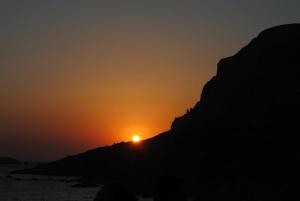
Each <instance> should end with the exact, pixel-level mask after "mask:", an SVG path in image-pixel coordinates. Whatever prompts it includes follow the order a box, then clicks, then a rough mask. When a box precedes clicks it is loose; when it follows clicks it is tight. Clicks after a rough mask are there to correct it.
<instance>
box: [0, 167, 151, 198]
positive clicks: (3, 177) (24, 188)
mask: <svg viewBox="0 0 300 201" xmlns="http://www.w3.org/2000/svg"><path fill="white" fill-rule="evenodd" d="M30 166H32V164H27V165H0V201H93V200H94V198H95V195H96V193H97V192H98V190H99V189H100V188H101V187H94V188H74V187H71V186H72V185H74V184H76V179H77V178H75V177H73V178H70V177H53V176H36V175H11V174H9V172H10V171H12V170H17V169H24V168H28V167H30ZM139 200H140V201H151V199H143V198H140V199H139Z"/></svg>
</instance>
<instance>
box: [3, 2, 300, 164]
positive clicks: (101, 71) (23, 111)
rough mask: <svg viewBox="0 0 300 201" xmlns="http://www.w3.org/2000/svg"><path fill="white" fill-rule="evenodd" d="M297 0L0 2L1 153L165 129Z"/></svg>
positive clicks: (26, 156)
mask: <svg viewBox="0 0 300 201" xmlns="http://www.w3.org/2000/svg"><path fill="white" fill-rule="evenodd" d="M299 10H300V1H298V0H243V1H241V0H226V1H225V0H218V1H216V0H195V1H191V0H186V1H177V0H172V1H163V0H161V1H155V0H153V1H140V0H139V1H129V0H122V1H114V0H109V1H105V0H103V1H93V0H81V1H78V0H73V1H67V0H56V1H55V0H48V1H47V0H43V1H40V0H36V1H33V0H27V1H22V0H18V1H17V0H2V1H0V91H1V93H0V94H1V97H0V156H10V157H16V158H18V159H21V160H55V159H58V158H61V157H64V156H66V155H71V154H76V153H80V152H82V151H86V150H88V149H92V148H95V147H99V146H105V145H111V144H113V143H118V142H121V141H129V140H131V137H132V136H133V135H140V137H141V138H142V139H145V138H149V137H152V136H155V135H157V134H159V133H161V132H163V131H166V130H168V129H170V125H171V123H172V121H173V119H174V118H175V117H176V116H180V115H182V114H184V113H185V111H186V110H187V108H190V107H193V106H194V105H195V103H196V102H197V101H198V100H199V98H200V94H201V90H202V87H203V85H204V84H205V83H206V82H207V81H208V80H209V79H210V78H211V77H212V76H213V75H214V74H215V72H216V64H217V62H218V61H219V60H220V59H221V58H223V57H227V56H230V55H233V54H234V53H236V52H237V51H238V50H239V49H240V48H242V47H243V46H245V45H246V44H247V43H249V41H250V40H251V39H252V38H253V37H255V36H256V35H257V34H258V33H259V32H261V31H262V30H264V29H266V28H269V27H272V26H275V25H280V24H286V23H297V22H300V12H299Z"/></svg>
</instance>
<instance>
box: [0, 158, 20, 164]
mask: <svg viewBox="0 0 300 201" xmlns="http://www.w3.org/2000/svg"><path fill="white" fill-rule="evenodd" d="M19 163H21V162H20V161H18V160H17V159H14V158H9V157H0V165H6V164H19Z"/></svg>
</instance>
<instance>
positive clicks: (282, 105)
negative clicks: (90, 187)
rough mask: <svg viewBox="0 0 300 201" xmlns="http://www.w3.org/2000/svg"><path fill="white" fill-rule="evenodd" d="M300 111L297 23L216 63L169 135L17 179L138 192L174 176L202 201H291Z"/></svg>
mask: <svg viewBox="0 0 300 201" xmlns="http://www.w3.org/2000/svg"><path fill="white" fill-rule="evenodd" d="M299 112H300V24H289V25H281V26H277V27H273V28H270V29H267V30H265V31H263V32H261V33H260V34H259V35H258V36H257V37H256V38H254V39H253V40H252V41H251V42H250V43H249V44H248V45H247V46H245V47H244V48H242V49H241V50H240V51H239V52H237V53H236V54H235V55H233V56H231V57H228V58H224V59H221V60H220V62H219V63H218V68H217V73H216V75H215V76H214V77H213V78H212V79H211V80H210V81H209V82H208V83H207V84H206V85H205V86H204V88H203V90H202V94H201V97H200V100H199V101H198V102H197V103H196V105H195V106H194V107H193V108H192V109H191V110H188V112H187V113H186V114H184V115H183V116H181V117H178V118H176V119H175V120H174V121H173V123H172V125H171V129H170V130H169V131H167V132H164V133H161V134H159V135H157V136H155V137H153V138H150V139H147V140H144V141H142V142H141V143H140V144H133V143H131V142H127V143H119V144H115V145H112V146H106V147H101V148H97V149H93V150H90V151H87V152H85V153H82V154H78V155H73V156H68V157H66V158H63V159H61V160H57V161H54V162H51V163H48V164H44V165H39V166H37V167H35V168H33V169H27V170H22V171H17V172H16V173H25V174H26V173H30V174H52V175H77V176H85V177H88V178H93V179H96V180H99V181H108V180H118V181H123V182H126V183H128V184H130V185H132V186H134V187H135V188H136V189H137V190H139V191H141V192H146V191H147V190H149V189H151V188H152V185H153V183H155V181H157V180H158V179H159V178H161V177H163V176H174V177H177V178H180V179H182V180H183V181H184V183H185V186H186V191H187V192H188V193H190V194H192V195H195V196H197V197H198V198H199V200H205V199H211V200H212V199H215V200H222V199H223V200H292V199H294V197H295V196H298V198H299V193H300V192H299V189H300V188H299V187H300V182H299V178H300V175H299V171H298V169H297V166H298V164H299V161H300V155H299V153H300V148H299V141H298V135H299V134H300V132H299V131H300V118H299V114H300V113H299ZM149 191H150V190H149ZM295 199H296V198H295Z"/></svg>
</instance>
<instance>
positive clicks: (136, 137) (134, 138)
mask: <svg viewBox="0 0 300 201" xmlns="http://www.w3.org/2000/svg"><path fill="white" fill-rule="evenodd" d="M140 140H141V138H140V136H138V135H135V136H133V137H132V141H133V142H139V141H140Z"/></svg>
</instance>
